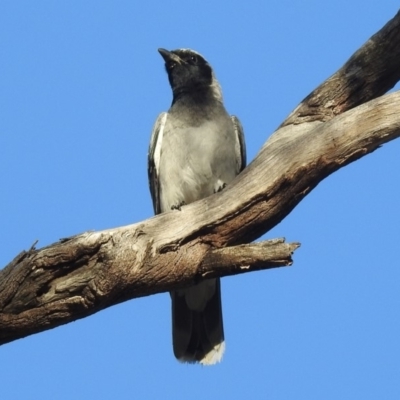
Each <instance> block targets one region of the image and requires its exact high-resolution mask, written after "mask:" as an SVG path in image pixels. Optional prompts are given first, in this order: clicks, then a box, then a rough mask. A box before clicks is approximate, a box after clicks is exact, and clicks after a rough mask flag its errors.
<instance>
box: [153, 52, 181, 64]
mask: <svg viewBox="0 0 400 400" xmlns="http://www.w3.org/2000/svg"><path fill="white" fill-rule="evenodd" d="M158 52H159V53H160V54H161V57H162V58H163V59H164V61H165V62H166V63H167V62H174V63H177V64H182V62H183V61H182V59H181V58H180V57H179V56H177V55H176V54H174V53H172V52H170V51H168V50H165V49H158Z"/></svg>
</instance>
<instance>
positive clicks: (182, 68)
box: [158, 49, 222, 99]
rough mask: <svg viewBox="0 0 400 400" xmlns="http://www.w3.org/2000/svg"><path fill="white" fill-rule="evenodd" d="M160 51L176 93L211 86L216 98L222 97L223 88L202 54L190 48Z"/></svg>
mask: <svg viewBox="0 0 400 400" xmlns="http://www.w3.org/2000/svg"><path fill="white" fill-rule="evenodd" d="M158 51H159V53H160V54H161V56H162V58H163V59H164V61H165V69H166V71H167V74H168V79H169V83H170V85H171V88H172V91H173V92H174V95H175V94H178V93H185V92H186V93H187V92H189V93H190V92H192V91H199V90H202V89H207V88H210V89H211V90H212V92H213V94H214V96H215V97H216V98H219V99H222V94H221V88H220V86H219V84H218V81H217V80H216V78H215V75H214V72H213V70H212V68H211V66H210V64H209V63H208V62H207V61H206V60H205V58H204V57H203V56H202V55H200V54H199V53H197V52H196V51H194V50H190V49H178V50H172V51H168V50H165V49H158Z"/></svg>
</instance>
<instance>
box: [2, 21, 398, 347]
mask: <svg viewBox="0 0 400 400" xmlns="http://www.w3.org/2000/svg"><path fill="white" fill-rule="evenodd" d="M399 19H400V16H399V14H398V15H396V17H395V18H394V19H393V20H392V21H390V22H389V23H388V24H387V25H386V26H385V27H384V28H383V29H382V30H381V31H380V32H379V33H378V34H376V35H374V36H373V38H372V39H371V40H370V41H369V42H367V43H366V44H365V45H364V46H363V47H362V48H361V49H360V50H359V51H357V52H356V53H355V54H354V55H353V57H352V58H351V59H350V60H349V61H348V63H346V65H347V67H346V65H345V67H343V68H344V70H346V71H347V73H343V72H342V73H339V72H340V71H342V70H343V68H342V69H341V70H340V71H339V72H338V74H335V75H334V76H336V75H337V76H336V78H334V80H333V81H334V83H335V85H334V86H332V83H330V82H332V79H333V78H330V79H328V81H327V82H325V83H324V84H322V85H321V86H320V87H319V88H318V89H317V90H316V91H314V92H313V93H312V94H311V95H310V96H308V97H307V98H306V100H305V101H304V102H303V103H302V105H301V106H300V108H297V109H296V110H295V112H294V113H292V114H291V116H289V118H288V119H287V120H286V121H285V122H284V124H283V125H282V128H280V129H279V130H278V131H276V132H275V133H274V134H273V135H272V136H271V137H270V138H269V140H268V141H267V142H266V143H265V145H264V146H263V148H262V149H261V151H260V153H259V154H258V156H257V157H256V159H255V160H254V161H253V162H252V163H251V164H250V165H249V166H248V167H247V168H246V169H245V170H244V171H243V172H242V173H241V174H240V175H239V176H238V177H237V178H236V179H235V180H234V182H232V184H230V185H229V186H228V187H227V188H226V189H225V190H223V191H222V192H220V193H218V194H216V195H213V196H210V197H208V198H206V199H203V200H201V201H198V202H195V203H192V204H190V205H188V206H184V207H182V210H181V211H172V212H168V213H164V214H161V215H159V216H157V217H154V218H151V219H149V220H146V221H143V222H141V223H138V224H134V225H130V226H126V227H121V228H116V229H110V230H106V231H101V232H88V233H84V234H82V235H78V236H75V237H72V238H68V239H64V240H62V241H60V242H59V243H56V244H53V245H51V246H48V247H46V248H43V249H40V250H35V249H31V250H30V251H28V252H23V253H21V254H20V255H18V256H17V257H16V258H15V259H14V260H13V261H12V262H11V263H10V264H9V265H8V266H7V267H6V268H5V269H4V270H2V271H0V344H1V343H6V342H9V341H12V340H15V339H17V338H21V337H24V336H26V335H29V334H32V333H36V332H40V331H43V330H45V329H50V328H53V327H56V326H59V325H62V324H65V323H67V322H70V321H73V320H76V319H78V318H83V317H85V316H88V315H90V314H93V313H95V312H98V311H100V310H102V309H104V308H106V307H109V306H111V305H114V304H117V303H119V302H122V301H125V300H128V299H132V298H135V297H139V296H145V295H149V294H153V293H159V292H163V291H168V290H171V289H177V288H180V287H184V286H188V285H191V284H193V283H194V282H197V281H199V280H201V279H205V278H209V277H215V276H225V275H231V274H236V273H241V272H246V271H251V270H256V269H266V268H271V267H277V266H282V265H290V264H291V262H292V261H291V254H292V252H293V251H294V250H295V249H296V248H297V247H298V244H297V243H292V244H285V243H284V242H283V241H282V240H276V241H273V242H272V243H271V242H264V243H258V244H250V245H249V244H248V245H243V243H248V242H250V241H252V240H254V239H256V238H257V237H259V236H260V235H262V234H264V233H265V232H267V231H268V230H269V229H271V228H272V227H274V226H275V225H276V224H277V223H279V222H280V221H281V220H282V219H283V218H284V217H285V216H286V215H288V214H289V213H290V212H291V210H292V209H293V208H294V207H295V206H296V205H297V204H298V203H299V202H300V201H301V200H302V199H303V198H304V197H305V196H306V195H307V194H308V193H309V192H310V191H311V190H312V189H313V188H314V187H315V186H316V185H317V184H318V183H319V182H321V181H322V180H323V179H324V178H325V177H327V176H328V175H329V174H331V173H333V172H334V171H336V170H338V169H339V168H342V167H343V166H345V165H347V164H348V163H350V162H352V161H355V160H357V159H358V158H360V157H362V156H364V155H366V154H368V153H371V152H372V151H374V150H375V149H377V148H378V147H379V146H380V145H381V144H383V143H386V142H388V141H390V140H392V139H394V138H396V137H398V136H399V135H400V114H399V113H398V110H399V108H400V93H393V94H390V95H386V96H384V97H381V98H378V99H375V100H372V101H370V102H369V103H366V104H364V105H361V106H358V107H356V108H352V107H354V106H355V105H358V104H361V103H362V102H364V101H366V100H369V99H371V98H374V97H376V96H379V95H380V94H382V90H383V89H382V86H380V85H377V84H375V83H374V82H373V79H371V77H375V79H378V80H380V82H381V83H382V85H383V86H384V87H385V90H387V88H388V87H390V85H392V84H393V83H394V82H395V80H396V79H398V78H399V76H398V71H399V68H398V67H399V65H398V63H399V62H400V61H398V60H400V57H391V56H389V55H387V54H386V52H384V53H382V49H386V50H385V51H389V49H390V50H391V51H392V54H397V55H398V53H399V52H400V50H399V49H400V41H399V40H397V39H398V35H399V29H400V24H399V23H398V21H399ZM395 39H396V40H395ZM371 41H372V42H373V45H371ZM392 41H393V42H392ZM388 42H390V43H388ZM380 57H383V59H384V61H381V60H377V58H378V59H379V58H380ZM385 57H386V58H385ZM362 60H364V64H360V65H362V68H356V69H354V65H358V64H357V63H361V61H362ZM367 61H368V62H367ZM382 62H386V64H382ZM365 63H366V64H365ZM349 65H350V67H349ZM352 65H353V67H351V66H352ZM383 65H385V67H386V70H385V69H384V68H383ZM396 68H397V69H396ZM349 71H350V72H351V73H350V72H349ZM357 82H364V83H363V84H353V83H357ZM385 82H386V83H385ZM389 82H390V84H389ZM338 87H341V88H342V89H340V90H336V89H337V88H338ZM344 93H345V94H344ZM351 108H352V109H351ZM326 109H328V110H329V112H328V113H326V112H325V111H324V110H326ZM299 110H300V111H299ZM344 110H349V111H347V112H345V113H343V114H341V115H337V114H340V113H342V112H343V111H344ZM335 115H337V116H335ZM334 116H335V118H333V117H334ZM321 121H328V122H321Z"/></svg>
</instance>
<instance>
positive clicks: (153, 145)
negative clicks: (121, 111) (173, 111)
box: [147, 112, 168, 214]
mask: <svg viewBox="0 0 400 400" xmlns="http://www.w3.org/2000/svg"><path fill="white" fill-rule="evenodd" d="M167 115H168V113H166V112H163V113H161V114H160V115H159V116H158V118H157V120H156V123H155V124H154V127H153V131H152V132H151V139H150V146H149V155H148V163H147V173H148V175H149V186H150V193H151V198H152V200H153V207H154V212H155V213H156V214H159V213H160V212H161V207H160V192H159V190H160V187H159V180H158V176H159V173H160V171H159V167H160V156H161V145H162V140H163V134H164V126H165V123H166V121H167Z"/></svg>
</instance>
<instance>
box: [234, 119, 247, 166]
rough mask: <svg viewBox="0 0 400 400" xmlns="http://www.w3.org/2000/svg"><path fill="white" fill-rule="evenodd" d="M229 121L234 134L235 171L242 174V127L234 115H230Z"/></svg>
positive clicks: (243, 158) (244, 152) (244, 158)
mask: <svg viewBox="0 0 400 400" xmlns="http://www.w3.org/2000/svg"><path fill="white" fill-rule="evenodd" d="M231 120H232V122H233V126H234V128H235V133H236V145H235V153H236V165H237V171H238V173H239V172H242V171H243V170H244V167H245V166H246V143H245V141H244V133H243V127H242V124H241V123H240V121H239V119H238V118H237V117H236V116H235V115H232V116H231Z"/></svg>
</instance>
